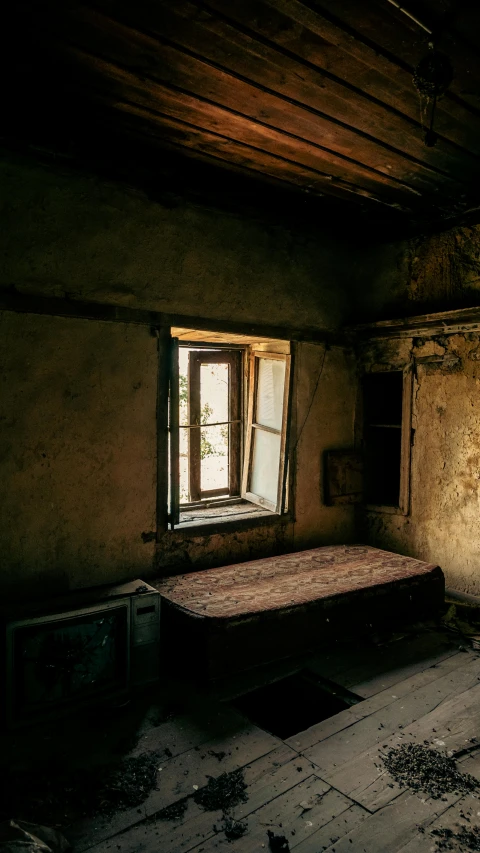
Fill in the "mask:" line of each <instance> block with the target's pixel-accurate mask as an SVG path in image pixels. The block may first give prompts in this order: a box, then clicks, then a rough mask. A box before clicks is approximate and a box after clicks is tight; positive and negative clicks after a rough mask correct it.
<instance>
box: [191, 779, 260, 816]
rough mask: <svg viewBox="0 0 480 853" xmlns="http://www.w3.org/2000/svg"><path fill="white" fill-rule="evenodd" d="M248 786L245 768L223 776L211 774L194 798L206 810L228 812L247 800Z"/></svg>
mask: <svg viewBox="0 0 480 853" xmlns="http://www.w3.org/2000/svg"><path fill="white" fill-rule="evenodd" d="M246 787H247V786H246V785H245V781H244V778H243V770H233V771H232V772H231V773H222V775H221V776H217V777H213V776H210V777H209V779H208V784H207V785H205V787H204V788H201V789H200V790H199V791H196V792H195V794H194V795H193V799H194V800H195V802H196V803H197V804H198V805H199V806H201V807H202V808H203V809H205V811H209V812H214V811H223V812H228V811H229V809H231V808H233V807H234V806H238V805H239V804H240V803H246V802H247V797H246V795H245V788H246Z"/></svg>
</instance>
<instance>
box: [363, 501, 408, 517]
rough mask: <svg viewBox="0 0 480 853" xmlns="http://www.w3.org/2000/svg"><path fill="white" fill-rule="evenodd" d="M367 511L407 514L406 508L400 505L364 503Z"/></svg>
mask: <svg viewBox="0 0 480 853" xmlns="http://www.w3.org/2000/svg"><path fill="white" fill-rule="evenodd" d="M364 509H365V510H366V512H378V513H387V514H388V515H407V513H406V512H405V510H403V509H402V508H401V507H399V506H389V505H387V504H386V505H382V504H364Z"/></svg>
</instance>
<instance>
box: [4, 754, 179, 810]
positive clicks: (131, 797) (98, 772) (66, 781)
mask: <svg viewBox="0 0 480 853" xmlns="http://www.w3.org/2000/svg"><path fill="white" fill-rule="evenodd" d="M162 754H163V752H150V753H144V754H142V755H137V756H132V757H129V758H124V759H123V760H122V761H120V762H118V763H116V764H113V765H112V764H110V765H104V766H102V767H97V768H95V770H82V769H80V768H77V769H75V770H71V769H70V770H65V768H62V767H61V766H56V767H54V766H52V767H50V768H49V770H48V772H45V771H43V772H40V773H38V772H34V771H32V770H29V771H24V772H18V773H12V774H11V775H10V778H9V784H8V787H7V789H6V791H5V793H4V795H3V798H2V805H1V811H2V813H5V812H6V811H7V810H8V812H9V813H10V814H14V815H15V816H16V817H21V818H24V819H25V820H31V821H38V822H40V821H44V822H45V823H48V824H53V825H54V826H65V825H66V824H68V823H71V822H72V820H76V819H78V818H83V817H90V816H93V815H95V814H99V813H104V814H111V813H113V812H114V811H116V810H117V809H128V808H132V807H135V806H139V805H141V804H142V803H143V802H144V801H145V800H146V798H147V797H148V795H149V794H150V792H151V791H152V790H154V789H155V788H156V786H157V774H158V763H159V756H160V755H162Z"/></svg>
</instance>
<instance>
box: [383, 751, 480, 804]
mask: <svg viewBox="0 0 480 853" xmlns="http://www.w3.org/2000/svg"><path fill="white" fill-rule="evenodd" d="M382 759H383V762H384V764H385V767H386V768H387V770H388V771H389V773H390V774H391V775H392V776H393V778H394V779H395V781H396V782H398V784H399V785H401V786H402V787H404V788H410V789H411V790H412V791H423V792H424V793H426V794H429V795H430V796H431V797H433V799H440V797H443V796H444V795H445V794H448V793H453V792H455V793H458V794H463V793H469V792H470V791H474V790H476V789H478V788H479V787H480V782H479V781H478V780H477V779H475V778H474V777H473V776H470V774H468V773H461V772H460V770H458V769H457V763H456V761H455V759H454V758H449V757H448V756H447V755H443V754H442V753H441V752H438V751H437V750H435V749H430V748H429V747H428V746H423V745H422V744H418V743H402V744H401V746H398V747H393V748H392V749H389V751H388V752H387V753H386V754H385V755H382Z"/></svg>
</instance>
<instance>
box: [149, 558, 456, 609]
mask: <svg viewBox="0 0 480 853" xmlns="http://www.w3.org/2000/svg"><path fill="white" fill-rule="evenodd" d="M430 577H431V578H432V580H433V579H435V580H436V581H437V582H438V581H440V582H441V583H442V582H443V575H442V572H441V570H440V568H439V567H438V566H435V565H433V564H431V563H423V562H421V561H420V560H415V559H413V558H412V557H403V556H400V555H399V554H392V553H390V552H389V551H381V550H379V549H378V548H370V547H368V546H366V545H354V546H345V545H335V546H331V547H325V548H314V549H312V550H310V551H300V552H298V553H295V554H286V555H284V556H280V557H268V558H266V559H263V560H253V561H252V562H248V563H238V564H236V565H232V566H222V567H221V568H216V569H207V570H205V571H199V572H190V573H189V574H184V575H178V576H176V577H171V578H166V579H165V580H161V581H159V582H158V583H157V584H156V587H157V589H158V590H159V591H160V593H161V595H162V596H163V597H164V598H165V599H167V600H168V601H169V602H171V604H173V605H175V606H176V607H177V608H181V609H182V610H183V611H188V612H189V613H191V614H192V615H193V614H195V615H196V616H197V617H198V616H203V617H206V618H209V617H210V618H213V619H232V618H238V617H242V616H247V615H250V614H258V613H264V612H266V611H275V610H285V609H290V608H295V607H299V606H301V605H305V604H308V603H309V602H313V601H320V600H322V599H331V598H337V597H338V596H345V595H349V594H350V595H351V594H352V593H358V592H360V591H361V590H365V591H366V590H369V591H370V592H371V593H372V592H374V589H373V588H375V587H385V585H392V584H393V585H396V584H399V585H401V586H404V585H405V583H406V582H407V583H408V582H409V581H411V582H412V583H413V585H416V582H418V581H419V580H420V579H425V580H426V581H428V579H429V578H430ZM436 585H437V584H436Z"/></svg>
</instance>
